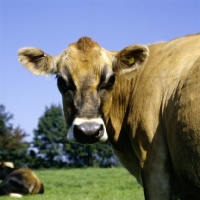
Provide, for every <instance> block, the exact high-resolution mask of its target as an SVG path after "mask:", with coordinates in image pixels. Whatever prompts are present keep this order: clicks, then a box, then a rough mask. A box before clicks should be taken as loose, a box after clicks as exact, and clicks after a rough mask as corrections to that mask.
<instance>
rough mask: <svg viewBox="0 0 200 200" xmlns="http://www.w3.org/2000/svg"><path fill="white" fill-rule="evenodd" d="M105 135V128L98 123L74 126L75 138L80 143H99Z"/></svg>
mask: <svg viewBox="0 0 200 200" xmlns="http://www.w3.org/2000/svg"><path fill="white" fill-rule="evenodd" d="M103 134H104V127H103V125H102V124H98V123H91V122H87V123H82V124H79V125H74V136H75V138H76V139H77V141H78V142H80V143H95V142H98V141H99V140H100V139H101V137H103Z"/></svg>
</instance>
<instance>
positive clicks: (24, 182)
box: [0, 162, 44, 197]
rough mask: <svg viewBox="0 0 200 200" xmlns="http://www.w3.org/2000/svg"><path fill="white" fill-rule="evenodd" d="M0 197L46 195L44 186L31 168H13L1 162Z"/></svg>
mask: <svg viewBox="0 0 200 200" xmlns="http://www.w3.org/2000/svg"><path fill="white" fill-rule="evenodd" d="M0 180H3V181H2V182H1V183H0V196H1V195H9V196H11V197H22V195H26V194H42V193H44V185H43V183H42V182H41V181H40V180H39V179H38V177H37V176H36V175H35V173H34V172H33V171H32V170H30V169H29V168H12V167H9V166H7V164H6V163H4V162H0Z"/></svg>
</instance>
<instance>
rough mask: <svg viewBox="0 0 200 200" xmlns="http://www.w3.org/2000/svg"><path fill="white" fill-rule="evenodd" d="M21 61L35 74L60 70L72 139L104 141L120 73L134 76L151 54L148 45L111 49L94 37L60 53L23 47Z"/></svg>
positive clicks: (69, 134) (20, 54)
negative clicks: (114, 50)
mask: <svg viewBox="0 0 200 200" xmlns="http://www.w3.org/2000/svg"><path fill="white" fill-rule="evenodd" d="M18 56H19V61H20V62H21V63H22V64H23V65H24V66H25V67H26V68H27V69H28V70H30V71H31V72H32V73H33V74H37V75H43V74H44V75H45V74H56V76H57V85H58V89H59V91H60V93H61V95H62V99H63V109H64V115H65V118H66V122H67V125H68V126H69V127H70V128H69V132H68V136H67V137H68V139H69V140H70V141H73V142H78V143H82V144H85V143H90V144H91V143H95V142H104V141H106V140H107V138H108V135H107V131H106V127H105V122H106V119H107V116H108V114H109V110H110V106H111V104H112V91H113V87H114V86H115V78H116V75H117V76H120V75H123V76H125V77H126V78H128V79H130V78H131V77H132V73H133V71H134V70H137V69H138V68H139V67H140V66H141V65H142V64H143V63H144V61H145V60H146V57H147V56H148V47H147V46H144V45H132V46H128V47H126V48H125V49H123V50H122V51H119V52H113V51H107V50H105V49H103V48H102V47H100V46H99V44H98V43H96V42H94V41H92V40H91V39H90V38H87V37H83V38H80V39H79V40H78V41H77V42H75V43H72V44H70V45H69V47H68V48H67V49H66V50H64V51H63V52H62V53H61V54H60V55H59V56H50V55H47V54H46V53H44V52H43V51H42V50H40V49H37V48H22V49H20V50H19V52H18Z"/></svg>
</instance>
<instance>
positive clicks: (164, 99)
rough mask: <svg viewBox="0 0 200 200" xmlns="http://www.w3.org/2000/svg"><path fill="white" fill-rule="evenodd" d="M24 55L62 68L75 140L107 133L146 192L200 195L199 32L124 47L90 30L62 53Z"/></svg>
mask: <svg viewBox="0 0 200 200" xmlns="http://www.w3.org/2000/svg"><path fill="white" fill-rule="evenodd" d="M18 55H19V61H20V62H21V63H22V64H23V65H24V66H25V67H26V68H27V69H28V70H30V71H31V72H32V73H34V74H38V75H39V74H41V75H42V74H44V75H45V74H56V75H57V85H58V89H59V91H60V93H61V95H62V99H63V109H64V114H65V118H66V122H67V125H68V127H70V128H69V132H68V136H67V137H68V139H69V140H70V141H73V142H78V143H82V144H85V143H90V144H92V143H95V142H104V141H106V140H107V138H108V140H109V142H110V143H111V145H112V147H113V150H114V153H115V154H116V155H117V157H118V158H119V160H120V162H121V163H122V164H123V165H124V167H126V169H128V171H129V172H130V173H131V174H132V175H134V176H135V177H136V179H137V181H138V182H139V183H140V184H141V185H142V186H143V188H144V195H145V199H147V200H169V199H171V198H174V199H177V198H182V197H183V198H185V199H200V35H190V36H187V37H182V38H177V39H174V40H172V41H169V42H160V43H156V44H151V45H148V46H145V45H131V46H128V47H126V48H124V49H123V50H121V51H118V52H113V51H108V50H106V49H104V48H102V47H101V46H100V45H99V44H98V43H96V42H94V41H92V40H91V39H90V38H87V37H84V38H80V39H79V40H78V41H77V42H75V43H72V44H70V45H69V47H68V48H67V49H66V50H64V51H63V52H62V53H61V54H60V55H59V56H50V55H47V54H46V53H44V52H43V51H42V50H40V49H37V48H22V49H20V50H19V52H18ZM130 79H131V80H130Z"/></svg>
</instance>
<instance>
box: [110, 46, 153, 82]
mask: <svg viewBox="0 0 200 200" xmlns="http://www.w3.org/2000/svg"><path fill="white" fill-rule="evenodd" d="M148 55H149V48H148V47H147V46H145V45H131V46H128V47H126V48H124V49H123V50H121V51H119V52H118V53H117V54H116V55H115V56H114V59H113V71H114V72H115V73H116V74H118V75H124V76H125V78H127V79H131V78H133V76H134V71H135V70H137V69H139V68H140V67H141V66H142V65H143V64H144V63H145V61H146V60H147V57H148Z"/></svg>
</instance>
